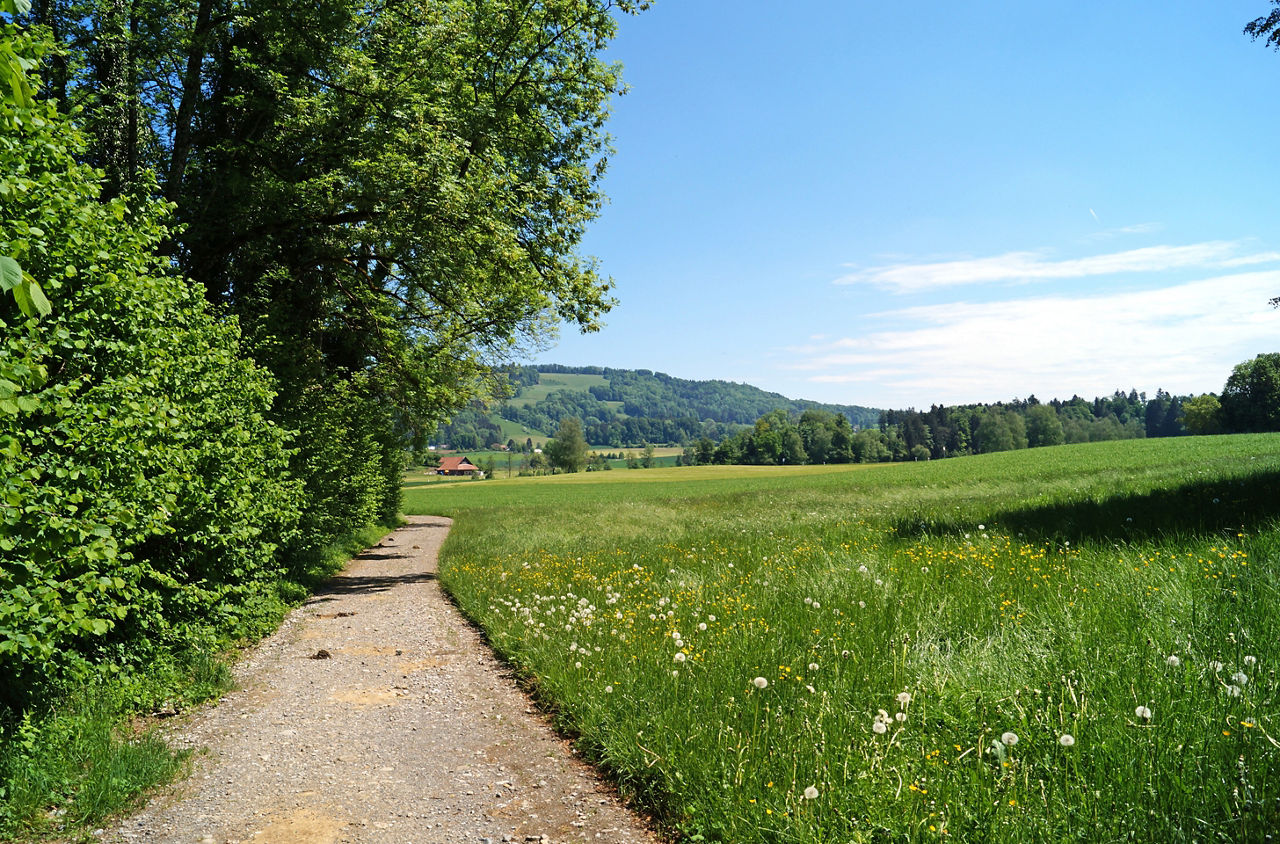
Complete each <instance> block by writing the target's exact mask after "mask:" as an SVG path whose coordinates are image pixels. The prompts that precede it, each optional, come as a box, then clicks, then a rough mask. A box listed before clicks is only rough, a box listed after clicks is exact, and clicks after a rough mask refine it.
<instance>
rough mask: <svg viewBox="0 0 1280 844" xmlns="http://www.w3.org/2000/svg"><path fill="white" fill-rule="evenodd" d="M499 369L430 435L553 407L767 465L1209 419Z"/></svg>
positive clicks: (456, 441)
mask: <svg viewBox="0 0 1280 844" xmlns="http://www.w3.org/2000/svg"><path fill="white" fill-rule="evenodd" d="M543 375H572V376H583V375H589V376H598V377H599V381H600V383H596V384H594V385H592V386H589V387H587V388H586V389H554V388H553V389H550V390H547V391H546V395H545V396H543V397H541V398H539V399H538V400H536V401H526V402H525V403H521V402H519V401H518V398H519V397H520V396H521V394H522V393H524V392H526V391H528V390H529V389H530V388H533V387H535V386H537V385H539V384H540V379H541V376H543ZM506 376H507V379H508V382H509V384H510V390H511V396H512V399H511V400H507V401H504V402H503V403H501V404H500V405H498V406H497V407H496V408H492V409H486V408H484V407H483V406H481V405H474V406H473V407H472V408H470V409H468V410H465V411H463V412H460V413H459V414H457V415H456V416H455V417H454V418H453V420H452V421H451V422H450V423H448V424H446V425H443V426H441V427H440V429H439V430H438V431H437V434H436V436H435V437H434V438H433V441H434V442H436V443H438V444H441V445H445V444H447V445H450V446H452V447H454V448H459V449H463V450H467V449H479V448H485V447H487V446H489V445H495V444H496V445H504V446H509V447H512V448H513V449H514V450H518V451H523V450H527V449H528V446H529V441H528V440H527V439H526V438H512V437H508V436H505V435H504V434H503V429H502V420H507V421H509V422H514V423H518V424H519V425H521V426H522V429H528V431H530V432H537V434H540V435H543V436H549V435H553V434H554V433H555V431H556V429H557V427H558V425H559V421H560V420H561V419H564V418H567V417H573V418H576V419H578V420H580V421H581V422H582V428H583V433H584V435H585V436H586V439H587V442H588V443H590V444H591V445H592V446H594V447H596V448H638V447H642V446H644V445H646V444H652V445H667V446H683V447H685V458H684V460H683V461H682V462H686V463H692V464H698V463H745V464H762V465H772V464H796V463H878V462H887V461H904V460H936V459H941V458H944V457H957V456H960V455H965V454H985V453H990V452H995V451H1010V450H1014V449H1020V448H1035V447H1038V446H1047V445H1059V444H1064V443H1083V442H1099V441H1102V440H1119V439H1136V438H1142V437H1176V436H1183V435H1185V434H1188V433H1213V432H1215V431H1216V430H1217V428H1216V427H1214V425H1213V424H1212V423H1211V422H1205V421H1204V420H1202V419H1198V418H1196V413H1195V411H1196V406H1197V402H1199V401H1201V400H1202V399H1203V398H1204V397H1200V398H1197V397H1193V396H1175V395H1171V394H1170V393H1167V392H1165V391H1163V390H1157V391H1156V394H1155V395H1154V396H1153V397H1150V398H1149V397H1148V396H1147V394H1146V393H1139V392H1137V391H1136V390H1131V391H1129V392H1128V393H1125V392H1122V391H1116V392H1115V393H1113V394H1112V395H1110V396H1107V397H1100V398H1094V399H1084V398H1081V397H1080V396H1072V397H1071V398H1070V399H1067V400H1065V401H1064V400H1061V399H1053V400H1052V401H1047V402H1042V401H1040V400H1039V399H1037V398H1036V397H1035V396H1029V397H1027V398H1026V399H1014V400H1012V401H1009V402H997V403H995V404H967V405H958V406H954V407H944V406H941V405H935V406H933V407H931V408H930V409H929V410H924V411H922V410H915V409H908V410H877V409H874V408H867V407H860V406H856V405H827V404H820V403H818V402H808V401H797V400H793V399H788V398H786V397H785V396H782V395H779V394H777V393H768V392H765V391H763V390H760V389H758V388H756V387H752V386H750V385H747V384H736V383H731V382H727V381H689V380H684V379H680V378H672V377H671V376H669V375H666V374H664V373H661V372H651V371H649V370H644V369H640V370H629V369H611V368H604V367H566V366H555V365H544V366H537V367H533V366H522V367H511V368H509V369H508V370H507V371H506ZM545 389H546V387H545V384H544V390H545ZM1188 410H1190V411H1191V413H1190V415H1188ZM509 430H510V428H509V427H508V431H509Z"/></svg>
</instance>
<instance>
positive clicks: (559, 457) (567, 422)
mask: <svg viewBox="0 0 1280 844" xmlns="http://www.w3.org/2000/svg"><path fill="white" fill-rule="evenodd" d="M543 452H544V453H545V454H546V456H547V460H548V461H549V462H550V463H551V465H552V466H553V467H554V468H556V469H559V470H560V471H562V472H581V471H582V470H583V468H585V467H586V465H587V441H586V439H584V438H583V436H582V423H581V422H579V421H578V419H577V418H576V417H573V416H566V417H565V418H564V419H561V420H560V428H559V429H558V430H557V431H556V435H555V438H554V439H552V440H549V441H548V442H547V444H546V446H545V447H544V448H543Z"/></svg>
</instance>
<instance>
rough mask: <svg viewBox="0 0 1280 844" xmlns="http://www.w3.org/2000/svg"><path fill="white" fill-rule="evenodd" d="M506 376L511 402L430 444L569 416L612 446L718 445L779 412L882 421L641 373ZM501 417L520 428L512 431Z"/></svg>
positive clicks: (541, 370)
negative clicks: (708, 440) (709, 442)
mask: <svg viewBox="0 0 1280 844" xmlns="http://www.w3.org/2000/svg"><path fill="white" fill-rule="evenodd" d="M506 374H507V378H508V381H509V382H510V384H511V389H512V391H513V392H514V395H513V396H512V397H511V398H510V399H508V400H507V401H505V402H503V403H502V404H500V405H498V406H497V407H496V408H492V409H491V410H490V411H488V412H486V411H482V410H480V409H478V408H473V409H472V410H470V411H468V412H464V413H461V414H458V415H457V416H455V417H454V419H453V421H452V422H451V423H450V424H448V425H444V426H441V428H440V429H439V431H438V432H437V435H436V438H435V439H436V441H437V442H439V443H448V444H451V445H453V446H455V447H458V448H476V447H480V446H483V445H487V444H489V443H493V442H501V443H505V442H507V440H508V439H510V438H512V437H513V436H514V434H515V433H520V434H533V435H537V434H544V435H550V434H553V433H555V430H556V426H557V425H558V424H559V422H560V420H561V419H562V418H564V417H567V416H574V417H577V418H578V419H581V420H582V423H583V431H584V433H585V434H586V437H587V440H588V441H589V442H590V443H591V444H592V445H598V446H612V447H615V448H617V447H621V446H631V445H640V444H643V443H646V442H649V443H681V444H687V443H689V442H692V441H693V440H696V439H699V438H701V437H704V436H705V437H709V438H711V439H713V440H716V441H719V440H720V439H723V438H724V437H725V436H728V435H731V434H733V433H734V432H736V431H737V430H738V429H739V428H741V427H742V426H747V425H752V424H754V423H755V421H756V420H757V419H759V418H760V417H761V416H764V415H765V414H767V413H770V412H772V411H775V410H779V409H781V410H785V411H787V412H788V413H795V414H799V413H802V412H804V411H805V410H811V409H815V410H824V411H827V412H829V413H834V414H839V415H843V416H845V417H847V418H848V420H849V421H850V423H852V425H853V426H854V427H870V426H874V425H876V424H877V422H878V420H879V417H880V411H879V410H878V409H875V408H869V407H860V406H857V405H833V404H822V403H819V402H813V401H804V400H799V399H790V398H787V397H786V396H783V395H781V394H779V393H770V392H766V391H764V390H761V389H759V388H758V387H753V386H751V385H749V384H738V383H734V382H731V381H691V380H688V379H684V378H673V377H672V376H670V375H667V374H665V373H662V372H652V371H650V370H647V369H612V368H608V367H594V366H587V367H569V366H559V365H555V364H544V365H541V366H518V367H511V368H510V369H508V370H507V373H506ZM504 420H505V421H506V422H507V423H514V424H516V425H519V429H518V431H515V432H513V430H512V428H511V424H507V425H503V424H502V423H503V421H504ZM504 432H505V434H504ZM516 438H517V439H518V437H516Z"/></svg>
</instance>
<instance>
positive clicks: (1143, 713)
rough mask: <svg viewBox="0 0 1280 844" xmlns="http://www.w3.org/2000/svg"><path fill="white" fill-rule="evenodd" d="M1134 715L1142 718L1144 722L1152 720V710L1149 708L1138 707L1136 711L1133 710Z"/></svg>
mask: <svg viewBox="0 0 1280 844" xmlns="http://www.w3.org/2000/svg"><path fill="white" fill-rule="evenodd" d="M1133 714H1134V715H1136V716H1137V717H1139V718H1141V719H1142V720H1144V721H1150V720H1151V710H1150V709H1148V708H1147V707H1145V706H1139V707H1137V708H1136V709H1134V710H1133Z"/></svg>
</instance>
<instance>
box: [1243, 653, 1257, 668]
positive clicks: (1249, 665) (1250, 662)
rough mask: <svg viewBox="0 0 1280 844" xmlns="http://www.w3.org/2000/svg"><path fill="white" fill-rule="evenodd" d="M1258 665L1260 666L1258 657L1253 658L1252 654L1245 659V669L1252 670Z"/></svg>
mask: <svg viewBox="0 0 1280 844" xmlns="http://www.w3.org/2000/svg"><path fill="white" fill-rule="evenodd" d="M1257 664H1258V658H1257V657H1256V656H1253V655H1252V654H1250V655H1249V656H1247V657H1245V658H1244V667H1245V668H1252V667H1253V666H1255V665H1257Z"/></svg>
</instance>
